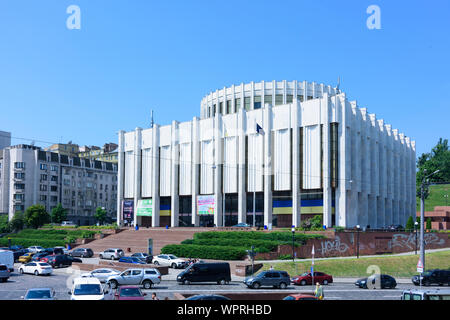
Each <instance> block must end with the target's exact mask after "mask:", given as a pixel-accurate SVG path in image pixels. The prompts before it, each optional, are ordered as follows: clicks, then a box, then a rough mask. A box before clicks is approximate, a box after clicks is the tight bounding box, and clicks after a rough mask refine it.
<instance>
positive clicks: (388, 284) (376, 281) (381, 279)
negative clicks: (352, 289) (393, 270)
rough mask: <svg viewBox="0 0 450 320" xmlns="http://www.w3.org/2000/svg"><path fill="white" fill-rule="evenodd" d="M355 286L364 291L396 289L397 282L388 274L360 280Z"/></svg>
mask: <svg viewBox="0 0 450 320" xmlns="http://www.w3.org/2000/svg"><path fill="white" fill-rule="evenodd" d="M355 286H357V287H359V288H363V289H368V288H371V289H394V288H395V287H396V286H397V281H395V279H394V278H393V277H391V276H389V275H387V274H381V275H380V274H375V275H372V276H370V277H368V278H362V279H358V280H357V281H356V282H355Z"/></svg>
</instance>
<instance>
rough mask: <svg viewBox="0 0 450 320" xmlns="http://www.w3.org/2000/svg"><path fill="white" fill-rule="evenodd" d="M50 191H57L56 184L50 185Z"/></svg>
mask: <svg viewBox="0 0 450 320" xmlns="http://www.w3.org/2000/svg"><path fill="white" fill-rule="evenodd" d="M50 191H52V192H58V186H50Z"/></svg>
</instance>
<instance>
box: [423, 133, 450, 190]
mask: <svg viewBox="0 0 450 320" xmlns="http://www.w3.org/2000/svg"><path fill="white" fill-rule="evenodd" d="M417 168H418V171H417V175H416V191H417V196H418V197H420V186H421V184H422V179H423V178H424V177H425V176H427V175H429V174H431V173H433V172H435V171H436V170H439V172H438V173H436V174H434V175H432V176H431V177H430V182H448V181H450V148H449V145H448V140H447V139H442V138H440V139H439V141H438V143H437V145H436V146H435V147H434V148H433V149H431V152H430V153H423V154H422V155H421V156H420V157H419V159H418V160H417ZM424 196H425V199H426V198H427V197H428V190H427V189H425V190H424Z"/></svg>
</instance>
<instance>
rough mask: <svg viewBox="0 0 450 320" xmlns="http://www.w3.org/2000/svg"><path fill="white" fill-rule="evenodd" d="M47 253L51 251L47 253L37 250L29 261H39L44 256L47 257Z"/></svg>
mask: <svg viewBox="0 0 450 320" xmlns="http://www.w3.org/2000/svg"><path fill="white" fill-rule="evenodd" d="M49 255H51V253H48V252H38V253H35V254H34V255H33V257H32V258H31V261H41V260H42V259H43V258H45V257H47V256H49Z"/></svg>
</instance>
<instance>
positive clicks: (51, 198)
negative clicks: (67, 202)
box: [50, 196, 58, 202]
mask: <svg viewBox="0 0 450 320" xmlns="http://www.w3.org/2000/svg"><path fill="white" fill-rule="evenodd" d="M50 201H51V202H57V201H58V197H57V196H51V197H50Z"/></svg>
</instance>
